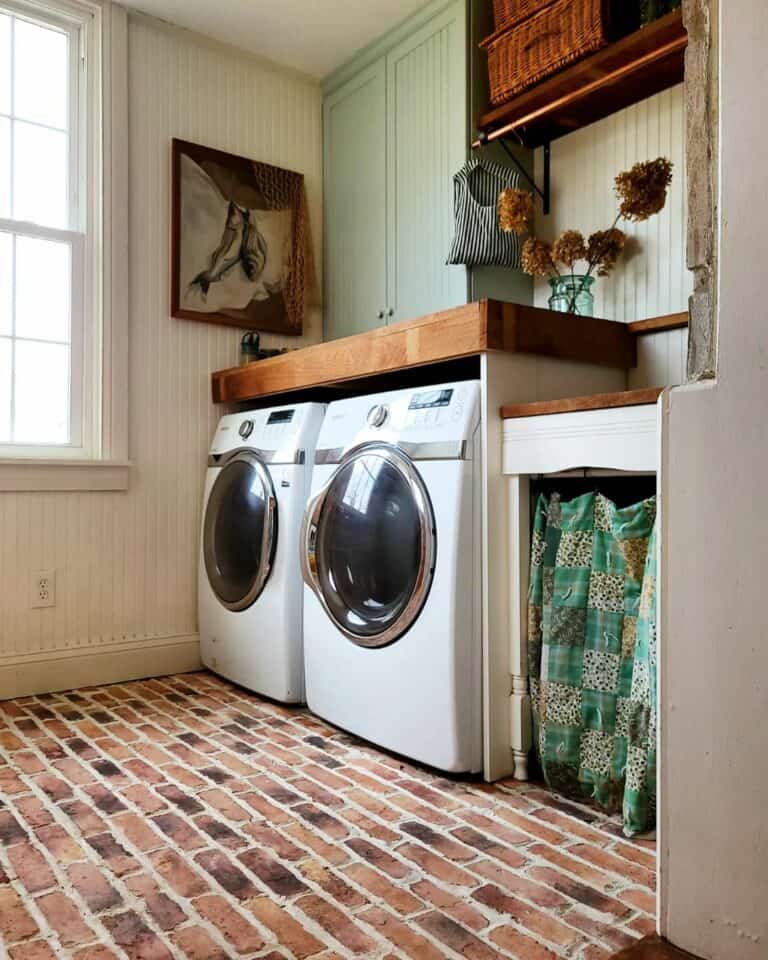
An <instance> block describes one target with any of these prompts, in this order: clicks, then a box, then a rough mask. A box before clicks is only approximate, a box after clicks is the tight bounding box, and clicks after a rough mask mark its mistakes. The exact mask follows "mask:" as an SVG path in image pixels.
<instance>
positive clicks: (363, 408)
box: [317, 380, 480, 450]
mask: <svg viewBox="0 0 768 960" xmlns="http://www.w3.org/2000/svg"><path fill="white" fill-rule="evenodd" d="M479 422H480V384H479V382H478V381H476V380H467V381H459V382H457V383H450V384H441V385H439V386H436V387H425V388H423V389H409V390H397V391H391V392H388V393H380V394H374V395H373V396H368V397H353V398H350V399H349V400H338V401H336V402H335V403H332V404H331V405H330V406H329V407H328V413H327V416H326V418H325V421H324V423H323V427H322V429H321V431H320V437H319V439H318V443H317V446H318V450H338V449H339V448H344V449H349V448H350V447H352V446H356V445H357V444H360V443H366V442H369V441H373V440H380V441H384V442H387V443H396V442H397V441H398V440H402V441H407V442H408V443H436V442H437V443H439V442H444V441H459V442H460V441H462V440H471V439H472V436H473V435H474V433H475V430H476V429H477V426H478V424H479Z"/></svg>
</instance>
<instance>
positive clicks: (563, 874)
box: [0, 673, 655, 960]
mask: <svg viewBox="0 0 768 960" xmlns="http://www.w3.org/2000/svg"><path fill="white" fill-rule="evenodd" d="M654 882H655V866H654V849H653V844H652V843H650V842H648V841H635V842H633V841H628V840H626V839H625V838H623V836H622V834H621V829H620V826H619V825H618V824H617V823H616V822H614V821H612V820H610V819H608V818H606V817H604V816H602V815H601V814H598V813H596V812H595V811H593V810H591V809H589V808H587V807H582V806H578V805H575V804H572V803H566V802H564V801H561V800H559V799H557V798H555V797H553V796H551V795H550V794H549V793H548V792H547V791H546V790H544V789H542V788H541V787H539V786H536V785H531V784H527V785H521V784H517V783H514V782H512V781H504V782H502V783H499V784H494V785H493V786H488V785H486V784H483V783H479V782H464V781H457V780H453V779H447V778H445V777H442V776H440V775H439V774H436V773H434V772H430V771H425V770H423V769H421V768H419V767H417V766H415V765H411V764H408V763H405V762H404V761H402V760H399V759H395V758H393V757H390V756H388V755H386V754H384V753H382V752H380V751H377V750H375V749H373V748H372V747H370V746H368V745H366V744H362V743H360V742H359V741H357V740H355V739H354V738H353V737H350V736H348V735H346V734H343V733H341V732H339V731H338V730H334V729H332V728H330V727H329V726H327V725H326V724H324V723H323V722H322V721H320V720H318V719H317V718H316V717H313V716H311V715H310V714H308V713H307V712H306V711H303V710H295V709H288V708H283V707H279V706H276V705H274V704H271V703H267V702H265V701H263V700H260V699H259V698H258V697H255V696H252V695H250V694H247V693H245V692H243V691H241V690H239V689H237V688H236V687H233V686H232V685H230V684H228V683H226V682H224V681H221V680H219V679H218V678H215V677H213V676H211V675H209V674H204V673H201V674H193V675H188V676H180V677H169V678H167V679H164V680H148V681H143V682H136V683H125V684H120V685H116V686H111V687H101V688H93V689H88V690H79V691H76V692H73V693H66V694H52V695H49V696H41V697H25V698H23V699H20V700H15V701H7V702H5V703H0V956H2V957H7V958H9V960H47V958H73V960H108V958H113V957H120V958H129V960H161V958H168V957H173V958H184V957H187V958H189V960H228V958H235V957H265V958H270V960H279V958H291V957H292V958H299V960H304V958H309V957H312V958H316V960H333V958H339V957H373V958H381V960H391V958H395V957H398V958H405V957H409V958H416V960H432V958H434V960H441V958H448V957H450V958H454V960H456V958H466V960H486V958H491V957H513V958H517V960H551V958H554V957H568V958H571V960H601V958H607V957H609V956H611V955H612V954H613V953H614V952H615V951H617V950H620V949H622V948H623V947H626V946H628V945H631V944H632V943H634V942H635V941H636V940H638V939H639V938H641V937H643V936H646V935H647V934H649V933H651V932H652V931H653V921H652V916H651V915H652V913H653V910H654V896H653V892H652V890H653V886H654Z"/></svg>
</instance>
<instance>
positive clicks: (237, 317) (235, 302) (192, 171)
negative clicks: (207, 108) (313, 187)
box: [171, 140, 304, 334]
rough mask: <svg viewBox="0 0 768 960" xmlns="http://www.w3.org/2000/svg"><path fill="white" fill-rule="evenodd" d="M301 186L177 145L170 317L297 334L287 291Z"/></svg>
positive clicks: (260, 166) (282, 175)
mask: <svg viewBox="0 0 768 960" xmlns="http://www.w3.org/2000/svg"><path fill="white" fill-rule="evenodd" d="M292 178H297V184H298V189H295V188H294V184H293V181H292ZM303 187H304V185H303V176H302V175H301V174H298V173H294V172H292V171H287V170H282V169H280V168H275V167H271V166H270V165H268V164H264V163H260V162H258V161H254V160H248V159H246V158H244V157H237V156H234V155H232V154H227V153H223V152H222V151H219V150H214V149H212V148H209V147H204V146H200V145H198V144H191V143H187V142H185V141H182V140H174V141H173V224H172V228H173V229H172V235H173V243H172V271H171V272H172V291H171V300H172V313H173V316H175V317H181V318H183V319H188V320H202V321H205V322H209V323H224V324H228V325H231V326H238V327H246V328H248V329H249V330H259V331H268V332H275V333H283V334H300V333H301V332H302V327H301V321H302V319H303V318H302V317H300V316H299V317H297V316H296V312H297V311H296V309H295V299H296V298H295V296H291V295H290V294H291V293H292V292H293V290H292V287H291V284H292V280H295V277H292V269H293V266H294V264H295V263H296V262H297V259H301V258H297V257H296V256H295V251H294V249H293V246H294V244H295V242H296V238H297V231H296V229H295V228H296V224H295V218H296V217H297V216H299V215H300V210H299V209H297V207H298V206H299V205H298V204H297V203H296V202H292V201H293V199H294V198H296V197H300V196H302V195H303V194H302V192H301V191H303ZM302 262H303V260H302ZM293 286H294V287H295V283H294V284H293ZM291 307H294V309H293V310H292V309H290V308H291Z"/></svg>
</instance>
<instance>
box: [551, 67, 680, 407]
mask: <svg viewBox="0 0 768 960" xmlns="http://www.w3.org/2000/svg"><path fill="white" fill-rule="evenodd" d="M658 156H666V157H669V159H670V160H672V162H673V163H674V165H675V172H674V180H673V182H672V187H671V189H670V193H669V198H668V200H667V205H666V207H665V209H664V210H663V211H662V213H661V214H660V215H659V216H657V217H653V218H652V219H651V220H648V221H647V222H646V223H642V224H625V225H623V226H622V229H624V230H626V232H627V234H628V235H629V237H630V244H629V245H628V251H627V255H626V256H625V257H624V258H623V260H622V261H621V264H620V265H619V267H618V268H617V269H616V270H615V271H614V273H613V274H612V275H611V276H610V277H608V278H604V279H599V280H597V282H596V283H595V286H594V293H595V315H596V316H599V317H606V318H607V319H609V320H620V321H625V322H631V321H633V320H643V319H645V318H647V317H657V316H661V315H663V314H667V313H678V312H682V311H684V310H687V309H688V296H689V294H690V293H691V288H692V281H691V274H690V273H689V272H688V270H687V268H686V262H685V242H686V217H687V211H686V190H687V184H686V176H685V113H684V107H683V87H682V86H678V87H674V88H673V89H671V90H667V91H665V92H664V93H660V94H658V95H657V96H655V97H650V98H649V99H647V100H643V101H642V102H641V103H638V104H635V105H634V106H632V107H629V108H628V109H626V110H622V111H620V112H619V113H616V114H614V115H613V116H610V117H606V119H605V120H600V121H599V122H598V123H593V124H591V125H590V126H588V127H584V128H583V129H581V130H577V131H576V132H575V133H571V134H569V135H568V136H567V137H562V138H561V139H559V140H556V141H555V142H554V143H553V144H552V174H551V176H552V212H551V213H550V215H549V216H547V217H544V216H542V215H539V216H538V217H537V222H536V230H537V234H538V235H539V236H541V237H543V238H545V239H549V240H554V238H555V237H556V236H557V235H558V234H559V233H560V232H561V231H562V230H567V229H576V230H581V231H582V232H583V233H584V234H585V235H589V234H590V233H592V232H593V231H595V230H604V229H606V228H607V227H608V226H610V224H611V222H612V221H613V218H614V217H615V216H616V206H617V202H616V195H615V193H614V191H613V178H614V177H615V176H616V174H617V173H619V171H621V170H626V169H628V168H629V167H631V166H632V165H633V164H634V163H637V161H639V160H652V159H654V158H655V157H658ZM535 170H536V177H537V182H538V183H541V181H542V179H543V153H542V151H541V150H537V151H536V157H535ZM550 293H551V289H550V287H549V284H548V283H547V281H546V280H537V281H536V283H535V285H534V303H535V304H536V306H539V307H545V306H546V305H547V300H548V299H549V295H550ZM638 348H639V363H638V367H637V369H636V370H633V371H631V372H630V375H629V387H630V388H631V389H634V388H636V387H643V386H666V385H671V384H678V383H683V382H684V380H685V357H686V350H687V334H686V333H685V331H673V332H671V333H662V334H656V335H654V336H652V337H642V338H641V339H640V341H639V343H638Z"/></svg>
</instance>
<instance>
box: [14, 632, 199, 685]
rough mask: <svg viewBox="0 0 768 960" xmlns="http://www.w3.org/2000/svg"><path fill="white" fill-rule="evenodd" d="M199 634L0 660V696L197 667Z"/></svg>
mask: <svg viewBox="0 0 768 960" xmlns="http://www.w3.org/2000/svg"><path fill="white" fill-rule="evenodd" d="M201 666H202V664H201V662H200V638H199V637H198V635H197V634H189V635H187V636H181V637H154V638H152V639H150V640H144V639H142V640H127V641H124V642H120V643H109V644H100V645H99V646H97V647H91V648H83V647H75V648H71V649H69V650H50V651H42V652H39V653H32V654H21V655H19V656H14V657H3V658H2V659H0V700H11V699H13V698H15V697H26V696H30V695H32V694H37V693H56V692H57V691H59V690H74V689H75V688H77V687H93V686H101V685H103V684H107V683H122V682H123V681H127V680H144V679H146V678H147V677H163V676H168V675H170V674H173V673H191V672H193V671H194V670H200V669H201Z"/></svg>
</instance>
